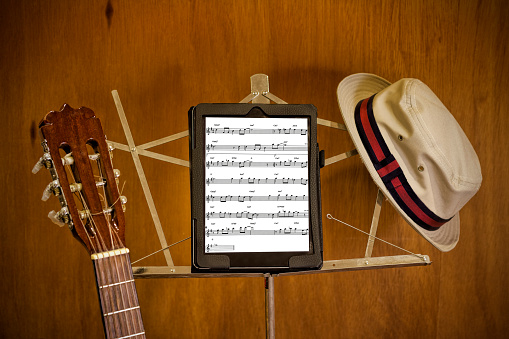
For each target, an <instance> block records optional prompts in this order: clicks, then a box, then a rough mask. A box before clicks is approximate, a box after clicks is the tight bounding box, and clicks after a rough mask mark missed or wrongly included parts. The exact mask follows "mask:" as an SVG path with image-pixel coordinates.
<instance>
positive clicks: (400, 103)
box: [373, 79, 482, 218]
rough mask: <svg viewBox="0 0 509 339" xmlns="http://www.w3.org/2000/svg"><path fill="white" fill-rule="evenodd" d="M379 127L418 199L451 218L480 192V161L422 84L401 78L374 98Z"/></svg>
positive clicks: (452, 118) (445, 216)
mask: <svg viewBox="0 0 509 339" xmlns="http://www.w3.org/2000/svg"><path fill="white" fill-rule="evenodd" d="M373 112H374V117H375V119H376V121H377V124H378V125H379V127H380V131H381V133H382V135H383V137H384V139H385V140H386V142H387V144H388V146H389V149H391V151H392V153H393V154H394V156H395V158H396V160H397V161H398V163H399V164H400V166H401V168H402V169H403V172H404V174H405V176H406V178H407V180H408V182H409V184H410V186H411V187H412V189H413V190H414V191H415V192H416V193H417V195H418V196H419V198H420V199H421V200H422V201H423V202H424V203H425V204H426V205H427V207H428V208H430V209H431V210H432V211H434V212H435V213H436V214H437V215H439V216H440V217H442V218H451V217H452V216H454V215H456V214H457V213H458V212H459V210H460V209H461V208H462V207H463V206H464V205H465V204H466V203H467V202H468V200H470V198H471V197H472V196H473V195H474V194H475V193H476V192H477V191H478V189H479V187H480V184H481V181H482V175H481V167H480V164H479V159H478V158H477V154H476V153H475V151H474V148H473V147H472V145H471V144H470V141H469V140H468V138H467V137H466V135H465V133H464V132H463V130H462V129H461V127H460V126H459V124H458V122H457V121H456V120H455V119H454V117H453V116H452V114H451V113H450V112H449V111H448V110H447V108H446V107H445V106H444V104H443V103H442V102H441V101H440V99H439V98H438V97H437V96H436V95H435V94H434V93H433V91H432V90H431V89H430V88H429V87H428V86H426V85H425V84H424V83H423V82H421V81H420V80H417V79H402V80H399V81H398V82H396V83H394V84H392V85H390V86H389V87H387V88H385V89H383V90H382V91H380V92H379V93H378V94H377V95H376V96H375V99H374V101H373Z"/></svg>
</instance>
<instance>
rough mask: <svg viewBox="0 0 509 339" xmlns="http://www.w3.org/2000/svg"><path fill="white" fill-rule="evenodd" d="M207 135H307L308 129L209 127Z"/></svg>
mask: <svg viewBox="0 0 509 339" xmlns="http://www.w3.org/2000/svg"><path fill="white" fill-rule="evenodd" d="M205 131H206V133H207V135H210V134H232V135H233V134H238V135H246V134H299V135H307V133H308V130H307V129H305V128H230V127H222V128H212V127H208V128H207V129H206V130H205Z"/></svg>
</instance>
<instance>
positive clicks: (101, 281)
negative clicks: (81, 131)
mask: <svg viewBox="0 0 509 339" xmlns="http://www.w3.org/2000/svg"><path fill="white" fill-rule="evenodd" d="M66 166H68V169H69V173H70V175H71V177H72V179H73V181H74V182H75V183H76V182H77V181H76V177H75V176H74V172H73V171H72V167H71V166H70V165H66ZM75 193H77V197H78V199H79V201H80V202H81V204H82V207H83V209H84V210H85V211H86V210H89V209H88V206H87V203H86V200H85V198H84V197H83V194H82V193H81V191H77V192H75ZM89 212H90V210H89ZM87 221H90V222H91V223H92V224H93V226H94V227H96V225H95V222H94V220H93V218H90V219H89V218H88V217H87ZM80 222H81V223H82V224H83V221H80ZM83 226H84V227H83V228H84V231H85V234H86V235H87V238H88V240H89V243H90V245H91V247H92V248H93V250H94V251H95V252H96V253H99V252H104V248H102V244H101V241H100V240H99V239H98V236H100V234H97V232H96V237H93V238H94V239H93V240H92V239H91V237H90V235H89V234H88V231H87V230H86V225H85V224H83ZM96 228H97V227H96ZM97 235H98V236H97ZM94 241H95V242H96V245H97V249H96V248H95V246H94ZM95 263H96V265H97V268H96V272H97V278H98V282H99V284H100V285H105V284H108V278H107V277H106V276H105V273H104V272H105V270H104V269H102V268H101V267H102V266H103V263H102V259H97V260H96V261H95ZM104 292H105V293H101V292H100V291H99V293H100V294H102V295H103V296H104V298H102V299H103V300H104V303H102V304H103V311H105V312H106V313H109V312H108V309H107V308H106V306H107V304H110V308H111V311H113V310H114V309H115V306H114V301H113V297H110V293H109V292H108V291H104ZM103 318H105V317H104V316H103ZM115 320H117V321H115ZM107 322H110V324H111V326H109V327H108V329H109V330H110V334H111V335H112V337H117V335H116V329H117V328H120V326H119V325H120V324H117V323H118V322H119V320H118V319H116V318H115V317H110V318H108V319H105V323H107ZM111 331H112V332H111Z"/></svg>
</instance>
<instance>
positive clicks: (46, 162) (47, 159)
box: [32, 153, 53, 174]
mask: <svg viewBox="0 0 509 339" xmlns="http://www.w3.org/2000/svg"><path fill="white" fill-rule="evenodd" d="M42 166H45V167H46V168H51V167H53V163H52V162H51V155H50V154H49V153H44V154H43V155H42V157H40V159H39V161H38V162H37V163H36V164H35V166H34V168H32V173H33V174H35V173H37V172H39V170H40V169H41V168H42Z"/></svg>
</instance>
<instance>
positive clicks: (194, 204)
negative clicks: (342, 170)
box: [189, 104, 323, 273]
mask: <svg viewBox="0 0 509 339" xmlns="http://www.w3.org/2000/svg"><path fill="white" fill-rule="evenodd" d="M207 117H255V118H267V119H270V118H307V122H308V191H309V234H308V236H309V251H307V252H306V251H302V252H227V253H214V254H212V253H206V252H205V204H206V202H205V200H206V198H205V147H206V145H205V134H206V124H205V118H207ZM316 118H317V114H316V108H315V107H314V106H313V105H288V104H285V105H278V104H199V105H197V106H194V107H192V108H191V109H190V111H189V150H190V155H189V160H190V177H191V220H192V270H193V271H194V272H203V271H209V272H213V271H214V272H216V271H239V272H246V271H249V272H255V271H256V272H267V273H269V272H275V271H288V270H305V269H318V268H320V267H321V265H322V261H323V258H322V230H321V207H320V178H319V175H320V173H319V161H318V156H319V152H318V144H317V138H316Z"/></svg>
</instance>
